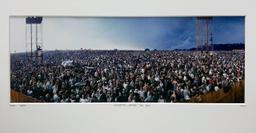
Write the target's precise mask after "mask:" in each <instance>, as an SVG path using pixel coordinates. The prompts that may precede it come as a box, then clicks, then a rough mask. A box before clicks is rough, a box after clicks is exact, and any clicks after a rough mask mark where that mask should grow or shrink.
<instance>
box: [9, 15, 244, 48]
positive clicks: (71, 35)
mask: <svg viewBox="0 0 256 133" xmlns="http://www.w3.org/2000/svg"><path fill="white" fill-rule="evenodd" d="M244 24H245V19H244V17H241V16H233V17H214V18H213V43H215V44H223V43H244V41H245V36H244V34H245V29H244V28H245V27H244ZM25 27H26V25H25V17H10V51H11V52H25V51H26V43H25V42H26V41H25V40H26V39H25V34H26V33H25V31H26V30H25ZM28 27H29V26H28ZM41 28H42V29H41V30H42V38H43V41H42V43H43V49H44V50H56V49H58V50H67V49H68V50H74V49H80V48H83V49H125V50H143V49H145V48H149V49H159V50H172V49H187V48H193V47H195V46H196V44H195V17H105V18H104V17H43V22H42V27H41ZM34 29H35V28H34ZM38 35H39V36H41V34H38ZM39 38H40V37H39ZM28 40H29V36H28ZM39 42H41V40H39Z"/></svg>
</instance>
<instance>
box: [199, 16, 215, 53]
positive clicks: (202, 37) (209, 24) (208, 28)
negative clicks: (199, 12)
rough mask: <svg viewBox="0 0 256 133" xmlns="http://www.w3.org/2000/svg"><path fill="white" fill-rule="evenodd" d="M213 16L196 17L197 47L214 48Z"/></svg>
mask: <svg viewBox="0 0 256 133" xmlns="http://www.w3.org/2000/svg"><path fill="white" fill-rule="evenodd" d="M212 31H213V17H196V48H197V50H200V51H210V50H213V34H212Z"/></svg>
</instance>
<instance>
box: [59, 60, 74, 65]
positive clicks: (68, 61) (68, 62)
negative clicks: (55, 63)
mask: <svg viewBox="0 0 256 133" xmlns="http://www.w3.org/2000/svg"><path fill="white" fill-rule="evenodd" d="M72 63H73V60H66V61H62V63H61V65H62V66H64V67H66V66H72Z"/></svg>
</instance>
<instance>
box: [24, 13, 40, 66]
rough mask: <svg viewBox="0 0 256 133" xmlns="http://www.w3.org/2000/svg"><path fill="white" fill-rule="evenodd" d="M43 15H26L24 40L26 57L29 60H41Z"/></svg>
mask: <svg viewBox="0 0 256 133" xmlns="http://www.w3.org/2000/svg"><path fill="white" fill-rule="evenodd" d="M42 20H43V17H38V16H29V17H26V24H25V42H26V57H27V58H28V59H29V60H31V61H37V62H41V61H42V60H43V31H42Z"/></svg>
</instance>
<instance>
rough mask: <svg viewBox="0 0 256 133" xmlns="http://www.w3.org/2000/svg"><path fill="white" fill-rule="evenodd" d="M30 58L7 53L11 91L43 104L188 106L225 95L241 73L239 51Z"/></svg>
mask: <svg viewBox="0 0 256 133" xmlns="http://www.w3.org/2000/svg"><path fill="white" fill-rule="evenodd" d="M33 60H34V61H33ZM33 60H32V59H31V58H28V57H27V56H26V54H25V53H16V54H11V89H14V90H16V91H19V92H22V93H24V94H25V95H28V96H32V97H34V98H37V99H39V100H41V101H43V102H188V101H189V100H190V99H191V98H192V97H195V96H199V95H203V94H205V93H208V92H211V91H218V90H219V89H224V91H225V92H227V91H229V89H230V88H231V87H232V86H233V85H234V84H235V83H237V82H239V81H241V80H244V70H245V55H244V50H242V51H214V52H198V51H120V50H76V51H72V50H70V51H68V50H65V51H48V52H44V55H43V59H42V60H41V61H39V60H36V59H33ZM64 61H70V64H67V65H63V62H64Z"/></svg>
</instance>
